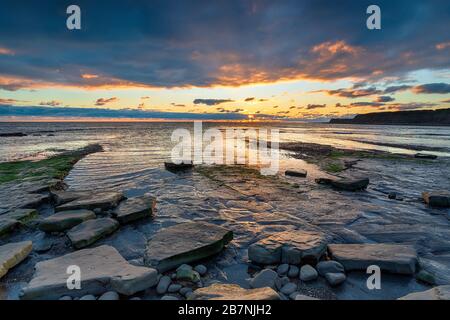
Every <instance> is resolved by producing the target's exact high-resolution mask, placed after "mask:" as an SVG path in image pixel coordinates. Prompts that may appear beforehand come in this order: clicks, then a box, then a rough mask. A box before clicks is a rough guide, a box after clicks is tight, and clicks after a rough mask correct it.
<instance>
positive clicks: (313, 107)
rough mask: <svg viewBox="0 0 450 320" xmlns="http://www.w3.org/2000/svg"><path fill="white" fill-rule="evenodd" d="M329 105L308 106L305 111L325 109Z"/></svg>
mask: <svg viewBox="0 0 450 320" xmlns="http://www.w3.org/2000/svg"><path fill="white" fill-rule="evenodd" d="M326 106H327V105H326V104H308V105H307V106H306V107H305V109H306V110H312V109H320V108H325V107H326Z"/></svg>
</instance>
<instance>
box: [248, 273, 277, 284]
mask: <svg viewBox="0 0 450 320" xmlns="http://www.w3.org/2000/svg"><path fill="white" fill-rule="evenodd" d="M277 278H278V274H277V273H276V272H275V271H273V270H270V269H264V270H262V271H261V272H259V273H257V274H256V276H255V277H254V278H253V279H251V280H250V286H251V287H252V288H264V287H269V288H275V280H276V279H277Z"/></svg>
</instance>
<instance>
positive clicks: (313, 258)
mask: <svg viewBox="0 0 450 320" xmlns="http://www.w3.org/2000/svg"><path fill="white" fill-rule="evenodd" d="M326 248H327V239H326V237H325V235H324V234H322V233H320V232H313V231H303V230H294V231H285V232H280V233H276V234H273V235H271V236H269V237H267V238H265V239H262V240H259V241H258V242H256V243H253V244H252V245H250V247H249V248H248V258H249V259H250V260H251V261H253V262H256V263H259V264H266V265H267V264H277V263H289V264H299V263H300V261H302V260H304V261H303V262H312V263H315V262H317V261H318V260H319V258H320V257H321V256H322V255H323V254H324V253H325V251H326Z"/></svg>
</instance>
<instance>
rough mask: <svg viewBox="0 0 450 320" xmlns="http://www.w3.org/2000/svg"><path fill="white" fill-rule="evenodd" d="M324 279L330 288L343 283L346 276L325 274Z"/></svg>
mask: <svg viewBox="0 0 450 320" xmlns="http://www.w3.org/2000/svg"><path fill="white" fill-rule="evenodd" d="M325 279H327V281H328V283H329V284H330V285H331V286H337V285H340V284H341V283H342V282H344V281H345V279H346V276H345V274H343V273H326V274H325Z"/></svg>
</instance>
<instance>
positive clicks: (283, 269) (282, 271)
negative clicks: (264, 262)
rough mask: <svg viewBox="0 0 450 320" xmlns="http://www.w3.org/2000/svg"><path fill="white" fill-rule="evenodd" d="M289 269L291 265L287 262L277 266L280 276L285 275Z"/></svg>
mask: <svg viewBox="0 0 450 320" xmlns="http://www.w3.org/2000/svg"><path fill="white" fill-rule="evenodd" d="M288 271H289V265H288V264H287V263H283V264H280V265H279V266H278V268H277V273H278V275H279V276H284V275H286V273H287V272H288Z"/></svg>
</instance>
